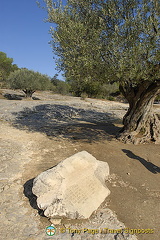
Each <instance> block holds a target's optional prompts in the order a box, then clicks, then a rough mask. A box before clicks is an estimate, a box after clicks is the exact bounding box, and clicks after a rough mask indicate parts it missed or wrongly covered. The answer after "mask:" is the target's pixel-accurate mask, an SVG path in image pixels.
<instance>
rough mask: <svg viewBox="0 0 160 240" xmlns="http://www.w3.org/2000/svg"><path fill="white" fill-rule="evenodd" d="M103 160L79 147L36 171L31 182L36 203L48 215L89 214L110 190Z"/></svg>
mask: <svg viewBox="0 0 160 240" xmlns="http://www.w3.org/2000/svg"><path fill="white" fill-rule="evenodd" d="M108 175H109V166H108V164H107V163H106V162H101V161H98V160H96V158H95V157H93V156H92V155H91V154H89V153H88V152H86V151H82V152H79V153H76V154H74V155H73V156H71V157H69V158H67V159H65V160H64V161H62V162H61V163H59V164H58V165H57V166H56V167H54V168H51V169H49V170H47V171H45V172H43V173H41V174H40V175H38V176H37V177H36V178H35V179H34V182H33V188H32V191H33V193H34V194H35V195H36V196H37V205H38V207H39V208H40V209H43V210H44V215H45V216H47V217H49V218H52V217H53V218H55V217H56V216H57V217H59V216H60V217H67V218H71V219H83V218H89V217H90V215H91V214H92V213H93V212H94V211H95V210H97V208H98V207H99V206H100V204H101V203H102V202H103V201H104V200H105V198H106V197H107V196H108V195H109V194H110V191H109V189H108V188H107V187H106V186H105V180H106V179H107V177H108Z"/></svg>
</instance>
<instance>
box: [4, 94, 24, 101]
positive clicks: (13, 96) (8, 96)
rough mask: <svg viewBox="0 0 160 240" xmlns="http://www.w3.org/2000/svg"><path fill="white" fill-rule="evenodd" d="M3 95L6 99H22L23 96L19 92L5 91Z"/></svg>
mask: <svg viewBox="0 0 160 240" xmlns="http://www.w3.org/2000/svg"><path fill="white" fill-rule="evenodd" d="M3 96H4V97H5V98H7V99H8V100H22V99H23V98H24V95H21V94H10V93H5V94H4V95H3Z"/></svg>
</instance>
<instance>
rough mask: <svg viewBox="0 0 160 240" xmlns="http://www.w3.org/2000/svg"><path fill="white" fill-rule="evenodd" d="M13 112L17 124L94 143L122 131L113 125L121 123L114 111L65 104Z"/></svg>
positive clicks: (15, 124) (22, 127) (109, 138)
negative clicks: (85, 108) (106, 111)
mask: <svg viewBox="0 0 160 240" xmlns="http://www.w3.org/2000/svg"><path fill="white" fill-rule="evenodd" d="M13 114H14V115H16V118H15V121H14V123H13V124H14V126H15V127H17V128H19V129H27V130H29V131H37V132H42V133H45V134H46V135H47V136H49V137H61V138H68V139H71V140H83V141H87V142H91V141H97V140H100V139H101V140H102V139H106V140H111V139H112V138H115V137H116V134H117V133H118V132H119V130H120V127H117V126H115V124H114V123H119V122H120V119H118V118H115V117H113V115H112V114H111V113H102V112H98V111H95V110H84V109H78V108H74V107H69V106H65V105H56V104H55V105H53V104H44V105H38V106H35V107H34V108H33V109H30V108H24V109H23V111H21V112H18V113H13ZM113 122H114V123H113Z"/></svg>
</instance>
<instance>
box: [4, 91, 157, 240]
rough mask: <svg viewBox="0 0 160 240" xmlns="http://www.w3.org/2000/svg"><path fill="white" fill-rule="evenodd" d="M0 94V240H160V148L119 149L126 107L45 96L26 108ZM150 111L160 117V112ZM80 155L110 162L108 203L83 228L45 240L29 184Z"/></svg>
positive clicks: (9, 94) (76, 225)
mask: <svg viewBox="0 0 160 240" xmlns="http://www.w3.org/2000/svg"><path fill="white" fill-rule="evenodd" d="M1 92H2V95H1V99H0V122H1V124H0V132H1V134H0V149H1V151H0V162H1V169H0V194H1V197H0V204H1V208H0V213H1V224H0V231H1V239H2V240H3V239H5V240H6V239H7V240H11V239H22V240H23V239H27V240H31V239H32V240H34V239H35V240H36V239H37V240H38V239H67V240H69V239H76V240H79V239H135V237H134V236H133V235H132V234H130V236H129V235H128V234H127V233H123V234H122V233H120V234H118V233H116V234H115V233H114V234H109V233H104V232H103V234H100V233H97V234H91V233H83V234H82V233H81V234H78V233H74V231H72V233H71V230H69V228H71V229H83V228H88V229H104V228H109V229H124V228H128V229H153V232H154V233H148V234H142V233H141V234H137V238H138V239H139V240H141V239H142V240H159V231H160V227H159V220H160V218H159V213H160V201H159V199H160V189H159V180H160V174H159V173H160V169H159V166H160V163H159V161H160V148H159V145H154V144H148V145H140V146H133V145H125V144H122V143H120V142H118V141H117V140H116V139H115V136H116V133H117V132H118V130H119V129H120V127H121V126H122V123H121V122H122V117H123V115H124V114H125V112H126V110H127V108H128V105H127V104H124V103H118V102H110V101H102V100H95V99H86V100H80V99H79V98H73V97H69V96H67V97H66V96H60V95H52V94H50V93H48V92H43V93H40V92H39V93H36V94H35V95H34V98H35V99H36V100H25V99H24V98H23V97H22V93H21V92H18V91H16V92H14V91H11V90H2V91H1ZM4 96H5V97H4ZM17 99H18V100H17ZM20 99H22V100H20ZM155 111H158V112H160V107H159V105H156V106H155ZM82 150H86V151H88V152H90V153H91V154H92V155H93V156H95V157H96V158H97V159H98V160H101V161H107V162H108V164H109V166H110V172H111V175H110V178H109V180H108V181H107V183H106V184H107V187H108V188H109V189H110V190H111V195H110V196H109V198H107V200H106V202H105V203H104V204H103V205H102V206H100V208H99V209H98V211H97V212H95V213H94V214H93V216H92V217H91V218H90V219H89V220H87V221H83V222H78V221H77V222H76V221H71V222H70V221H68V222H67V221H62V224H61V225H57V226H56V227H57V233H58V234H56V235H55V236H52V237H49V236H47V235H46V233H45V228H46V227H47V226H49V225H50V222H49V221H48V220H47V218H45V217H43V215H42V212H39V211H38V209H37V206H36V205H35V199H33V196H32V192H31V188H32V182H33V178H35V177H36V176H37V175H38V174H39V173H41V172H42V171H45V170H46V169H49V168H50V167H53V166H55V165H56V164H57V163H58V162H60V161H61V160H63V159H65V158H67V157H69V156H71V155H73V154H74V153H76V152H79V151H82ZM115 214H116V215H115ZM124 224H125V225H124ZM64 229H66V231H65V232H64ZM130 233H131V231H130Z"/></svg>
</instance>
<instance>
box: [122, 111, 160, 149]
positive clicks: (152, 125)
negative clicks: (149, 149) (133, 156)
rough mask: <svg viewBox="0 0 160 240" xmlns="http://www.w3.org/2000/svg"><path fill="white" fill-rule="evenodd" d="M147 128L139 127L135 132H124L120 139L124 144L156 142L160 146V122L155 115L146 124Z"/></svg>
mask: <svg viewBox="0 0 160 240" xmlns="http://www.w3.org/2000/svg"><path fill="white" fill-rule="evenodd" d="M144 126H145V127H141V128H140V127H137V129H136V130H135V131H129V130H124V131H123V132H122V133H121V134H120V136H119V137H118V139H119V140H120V141H122V142H124V143H133V144H145V143H151V142H154V143H156V144H160V120H159V118H158V116H157V115H156V114H155V113H154V114H153V115H152V116H150V118H149V119H148V120H147V121H146V122H144Z"/></svg>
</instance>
